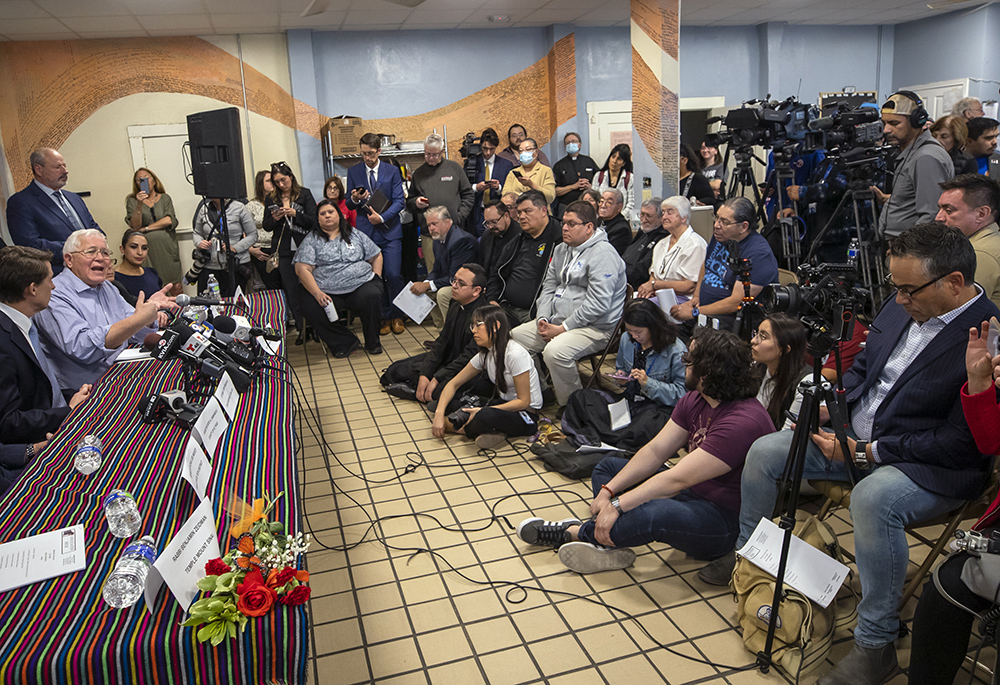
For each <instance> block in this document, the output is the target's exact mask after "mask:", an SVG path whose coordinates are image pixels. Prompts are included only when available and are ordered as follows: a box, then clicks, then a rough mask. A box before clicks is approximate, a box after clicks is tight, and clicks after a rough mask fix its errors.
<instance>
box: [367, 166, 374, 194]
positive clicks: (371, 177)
mask: <svg viewBox="0 0 1000 685" xmlns="http://www.w3.org/2000/svg"><path fill="white" fill-rule="evenodd" d="M368 190H370V191H371V193H372V195H374V194H375V170H374V169H369V170H368Z"/></svg>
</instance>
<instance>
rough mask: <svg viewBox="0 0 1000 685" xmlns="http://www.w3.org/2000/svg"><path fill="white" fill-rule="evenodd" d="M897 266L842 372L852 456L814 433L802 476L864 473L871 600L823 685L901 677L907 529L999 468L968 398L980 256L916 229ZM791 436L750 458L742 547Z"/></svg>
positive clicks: (862, 537) (757, 446)
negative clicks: (980, 438)
mask: <svg viewBox="0 0 1000 685" xmlns="http://www.w3.org/2000/svg"><path fill="white" fill-rule="evenodd" d="M889 271H890V275H891V279H892V281H891V282H892V284H893V285H894V287H895V288H896V297H895V299H894V300H892V301H889V302H888V303H887V304H886V305H885V307H884V308H883V309H882V311H881V312H880V313H879V315H878V316H877V317H876V319H875V321H874V322H873V324H872V327H871V333H870V334H869V336H868V341H867V344H866V347H865V349H864V351H862V352H861V354H859V355H858V357H857V358H856V359H855V361H854V364H853V365H852V366H851V369H850V370H849V371H848V372H847V373H846V374H845V375H844V387H845V389H846V390H847V402H848V413H849V417H848V418H849V419H850V424H849V428H848V436H849V437H848V440H847V454H846V455H845V454H843V453H842V450H841V446H840V444H839V443H838V442H837V441H836V440H835V439H834V437H833V434H832V433H829V432H826V431H824V432H820V433H816V434H814V435H813V436H812V441H811V443H810V445H809V447H808V449H807V453H806V457H805V469H804V477H805V478H819V479H823V480H836V481H848V480H849V476H848V473H847V469H848V468H849V466H848V465H845V461H848V460H849V461H850V462H851V463H853V464H855V465H856V469H857V471H858V476H859V480H858V483H857V485H856V486H855V487H854V489H853V491H852V493H851V519H852V521H853V522H854V543H855V552H856V555H857V562H858V572H859V575H860V578H861V588H862V593H863V599H862V600H861V603H860V604H859V605H858V626H857V628H856V629H855V630H854V642H855V645H854V649H853V650H852V651H851V652H849V653H848V655H847V656H846V657H844V658H843V659H841V661H840V662H839V663H838V664H837V665H836V666H835V667H834V668H833V670H831V671H830V672H828V673H826V674H824V675H823V676H821V677H820V679H819V680H818V681H817V683H818V685H833V684H843V685H846V684H848V683H849V684H850V685H862V684H864V683H882V682H886V681H887V680H888V679H889V678H890V677H891V675H892V674H893V673H895V672H896V671H897V669H898V666H897V662H896V649H895V647H894V645H893V642H894V641H895V639H896V638H897V636H898V633H899V602H900V599H901V597H902V593H903V585H904V583H905V581H906V568H907V564H908V561H909V547H908V545H907V542H906V534H905V533H904V530H903V529H904V527H905V526H906V525H908V524H910V523H915V522H918V521H923V520H927V519H930V518H933V517H935V516H938V515H940V514H943V513H945V512H947V511H950V510H952V509H954V508H956V507H957V506H959V504H960V503H961V502H962V501H963V500H967V499H971V498H975V497H977V496H978V495H979V494H980V493H981V492H982V490H983V488H984V487H985V484H986V480H987V475H988V473H989V471H990V468H991V465H992V457H990V456H988V455H984V454H981V453H980V452H979V450H978V449H977V447H976V443H975V440H974V439H973V437H972V434H971V432H970V431H969V427H968V425H967V424H966V422H965V417H964V415H963V413H962V403H961V389H962V386H963V384H964V383H965V380H966V370H965V349H966V346H967V343H968V339H969V329H970V328H977V327H979V325H980V324H981V323H982V322H983V321H987V320H988V319H989V318H990V317H991V316H996V315H997V314H998V309H997V307H996V305H995V304H993V303H992V302H991V301H990V300H989V298H988V296H987V295H985V294H984V293H983V290H982V288H980V287H979V286H977V285H976V284H975V282H974V280H973V276H974V274H975V271H976V253H975V250H974V249H973V247H972V245H971V244H970V243H969V239H968V238H966V237H965V236H964V235H962V234H961V233H960V232H959V231H957V230H955V229H952V228H948V227H947V226H945V225H944V224H941V223H927V224H919V225H917V226H915V227H914V228H911V229H909V230H908V231H904V232H903V233H901V234H900V235H899V236H898V237H897V238H895V239H894V240H893V241H892V242H891V244H890V247H889ZM791 437H792V432H791V431H781V432H779V433H772V434H771V435H768V436H766V437H763V438H761V439H759V440H758V441H757V442H755V443H754V445H753V447H752V448H751V449H750V452H749V454H748V455H747V462H746V467H745V468H744V471H743V478H742V505H741V509H740V537H739V540H738V542H737V549H738V548H739V547H740V546H741V545H743V544H744V543H745V542H747V540H748V539H749V538H750V537H751V535H752V533H753V531H754V528H755V527H756V526H757V524H758V522H759V521H760V520H761V518H762V517H763V518H767V519H770V517H771V514H772V510H773V508H774V506H775V500H776V497H777V485H776V481H777V479H778V478H779V477H780V476H781V474H782V470H783V468H784V464H785V461H786V459H787V457H788V452H789V446H790V444H791ZM724 559H725V557H724ZM720 561H721V560H720ZM713 564H714V565H716V567H717V568H719V567H721V566H723V564H722V563H719V562H713ZM711 566H712V565H710V566H709V567H706V569H704V571H705V572H707V571H709V569H710V568H711ZM728 566H729V568H730V569H731V567H732V563H729V564H728ZM699 576H700V577H702V579H703V580H706V581H707V582H711V580H710V579H709V578H705V577H704V575H703V574H699ZM716 580H718V579H716Z"/></svg>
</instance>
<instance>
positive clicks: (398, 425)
mask: <svg viewBox="0 0 1000 685" xmlns="http://www.w3.org/2000/svg"><path fill="white" fill-rule="evenodd" d="M432 330H433V329H432V328H429V327H428V328H422V327H418V326H411V327H409V328H408V329H407V331H406V333H404V334H402V335H399V336H388V337H387V338H383V345H384V347H385V352H386V353H385V354H383V355H381V356H377V357H369V356H368V355H367V354H365V353H364V352H363V351H359V352H355V353H354V355H352V356H351V357H350V358H349V359H334V358H333V357H331V356H329V355H328V354H327V353H326V351H325V349H324V347H323V346H322V345H319V344H317V343H314V342H310V343H309V344H308V345H306V346H304V347H295V346H290V347H289V349H290V352H289V358H290V360H291V362H292V364H293V366H294V368H295V369H296V371H297V376H298V379H299V380H300V382H301V389H300V397H299V401H300V402H301V403H302V404H303V406H305V407H307V408H306V410H305V411H303V412H302V415H301V416H300V421H299V424H298V426H297V428H298V430H299V433H300V436H301V443H302V452H301V453H300V455H299V466H300V480H301V493H300V496H301V502H302V508H303V515H304V517H305V519H306V524H307V528H306V530H310V529H311V531H312V533H313V535H314V536H315V542H314V544H313V547H312V549H311V551H310V552H309V554H308V555H307V557H306V558H307V564H308V569H309V572H310V584H311V585H312V589H313V590H312V593H313V594H312V601H311V603H310V617H311V620H312V636H313V647H312V659H313V661H312V665H311V669H310V673H311V677H312V678H313V682H316V683H320V684H321V685H350V684H353V683H369V682H377V683H387V684H388V683H393V684H400V685H402V684H404V683H406V684H409V683H421V684H423V683H432V684H434V685H437V684H445V685H450V684H453V683H455V684H461V685H472V684H475V683H490V684H491V685H506V684H511V685H513V684H515V683H552V684H554V685H561V684H564V683H565V684H570V683H572V685H589V684H590V683H595V684H599V683H606V684H609V685H617V684H619V683H630V682H634V683H659V682H669V683H672V684H678V683H707V682H710V683H732V684H734V685H736V684H739V685H745V684H751V683H765V682H773V683H784V682H793V679H791V678H788V677H787V676H784V675H782V674H781V673H780V672H778V671H777V669H772V670H771V672H770V673H769V674H768V675H763V674H761V673H760V672H759V671H757V670H756V669H754V668H753V667H752V659H751V655H750V654H749V653H748V652H746V651H745V650H744V648H743V643H742V641H741V639H740V636H739V634H738V633H737V632H736V630H735V629H734V627H733V626H734V624H735V622H736V605H735V604H734V603H733V599H732V597H731V595H730V593H729V591H728V589H726V588H713V587H710V586H707V585H705V584H704V583H701V582H700V581H699V580H698V579H697V577H696V574H697V571H698V569H699V568H700V567H701V565H702V563H701V562H697V561H695V560H692V559H690V558H688V557H686V556H685V555H684V554H681V553H679V552H677V551H675V550H672V549H670V548H668V547H665V546H663V545H653V546H649V547H644V548H642V549H638V550H636V551H637V553H638V555H639V556H638V558H637V560H636V563H635V565H634V566H633V567H632V568H629V569H627V570H625V571H614V572H607V573H600V574H593V575H589V576H580V575H577V574H575V573H573V572H570V571H567V570H566V569H565V568H564V567H563V566H562V565H561V564H560V563H559V559H558V557H557V556H556V555H555V554H554V553H553V552H552V551H551V550H544V549H538V548H530V547H528V546H527V545H525V544H524V543H522V542H521V541H520V540H519V539H517V537H516V535H515V534H514V530H513V528H512V526H516V525H517V523H518V522H519V521H520V520H521V519H523V518H525V517H526V516H528V515H529V512H530V513H531V514H533V515H537V516H542V517H545V518H547V519H561V518H565V517H567V516H569V515H576V516H577V517H583V516H584V515H585V514H586V512H587V506H588V503H589V488H588V487H587V485H586V484H585V483H584V482H582V481H570V480H568V479H566V478H564V477H563V476H561V475H558V474H554V473H551V472H548V471H546V470H545V469H544V468H543V467H542V465H541V462H540V461H538V460H537V459H536V458H535V457H534V456H533V455H532V454H531V453H530V452H528V451H527V449H526V446H525V443H524V440H523V439H522V440H518V441H516V442H515V443H514V444H513V446H505V447H503V448H501V449H499V450H498V451H497V452H496V456H495V458H492V459H490V458H486V457H484V456H483V455H480V454H477V451H476V448H475V445H473V444H471V443H469V442H468V441H467V440H466V439H465V438H463V437H459V436H449V437H448V439H447V440H446V441H443V442H442V441H440V440H437V439H435V438H434V437H433V436H432V435H431V431H430V420H429V415H428V414H427V413H426V412H425V410H424V409H423V407H422V406H421V405H419V404H417V403H415V402H407V401H404V400H397V399H394V398H392V397H390V396H388V395H386V394H385V393H383V392H382V391H381V387H380V386H379V383H378V377H379V375H380V374H381V372H382V370H383V369H384V368H385V367H386V366H388V364H389V363H390V362H392V361H394V360H397V359H401V358H404V357H406V356H409V355H411V354H417V353H419V352H421V351H423V349H422V347H421V345H420V343H421V342H422V341H423V340H426V339H428V338H431V337H433V335H434V334H433V333H432ZM289 342H291V339H289ZM308 407H311V408H312V409H311V410H310V409H308ZM320 425H321V428H322V431H321V432H320ZM324 444H325V445H326V447H325V448H324V447H323V445H324ZM833 525H834V527H835V529H836V530H837V532H838V534H840V535H841V541H842V544H843V545H844V546H845V547H846V548H848V549H850V548H851V547H852V544H851V536H850V534H849V531H850V525H849V523H848V522H847V514H846V513H838V514H837V515H836V516H835V517H834V519H833ZM345 547H346V548H347V549H346V550H345V549H344V548H345ZM924 549H925V548H923V547H920V546H915V547H914V550H913V553H912V559H913V560H916V561H917V563H919V561H921V560H922V555H923V554H924ZM912 568H913V569H915V568H916V567H915V566H913V567H912ZM914 603H915V601H914V602H911V603H910V605H909V606H908V607H907V611H906V612H905V615H906V616H907V617H908V616H909V615H911V614H912V611H913V605H914ZM851 645H852V641H851V638H850V635H849V634H846V633H845V634H843V635H839V636H838V643H837V644H836V645H835V646H834V648H833V651H832V654H831V657H832V658H833V659H834V660H836V659H839V658H840V657H841V656H843V655H844V654H845V653H846V652H847V651H848V650H849V649H850V647H851ZM899 656H900V661H901V663H903V664H905V663H906V662H907V661H908V660H909V640H908V639H903V640H901V641H900V642H899ZM992 659H993V656H992V652H991V653H990V654H989V655H988V656H986V657H984V659H983V660H984V662H985V663H992ZM748 667H749V668H748ZM828 667H829V664H825V665H823V666H822V667H820V668H819V669H817V670H816V671H814V672H812V673H810V674H808V675H806V676H804V677H803V678H802V680H801V682H803V683H811V682H813V681H814V679H815V677H816V675H817V674H818V673H820V672H822V671H823V670H826V669H827V668H828ZM987 677H988V676H985V675H982V672H980V678H982V680H978V679H977V682H987V680H986V679H987ZM968 679H969V674H968V673H965V674H964V675H960V677H959V679H958V681H960V682H968V681H969V680H968ZM905 682H906V679H905V677H904V676H900V677H897V678H896V679H894V680H893V681H892V683H893V684H894V685H898V684H900V683H905Z"/></svg>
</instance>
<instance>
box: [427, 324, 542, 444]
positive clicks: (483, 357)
mask: <svg viewBox="0 0 1000 685" xmlns="http://www.w3.org/2000/svg"><path fill="white" fill-rule="evenodd" d="M470 328H471V329H472V336H473V338H474V339H475V341H476V344H477V345H479V347H481V348H482V351H481V352H480V353H479V354H477V355H476V356H474V357H473V358H472V359H471V360H470V361H469V363H468V364H466V365H465V367H464V368H463V369H462V370H461V371H459V372H458V374H457V375H456V376H455V377H454V378H452V379H451V380H450V381H448V385H446V386H445V388H444V390H443V391H441V396H440V397H439V398H438V404H437V409H436V410H435V412H434V424H433V426H432V427H431V430H432V432H433V433H434V437H437V438H444V435H445V433H463V434H464V435H465V436H466V437H467V438H470V439H472V440H475V441H476V445H478V446H479V447H481V448H484V449H490V448H493V447H496V446H497V445H499V444H500V443H502V442H503V441H504V440H506V439H507V438H513V437H521V436H527V435H534V434H535V432H536V431H537V430H538V410H539V409H541V408H542V387H541V385H540V384H539V382H538V372H537V371H536V370H535V365H534V363H533V362H532V360H531V355H529V354H528V351H527V350H526V349H524V348H523V347H521V345H519V344H518V343H517V342H515V341H514V340H511V338H510V324H509V323H508V322H507V316H506V315H505V314H504V313H503V310H502V309H501V308H500V307H497V306H496V305H486V306H484V307H480V308H479V309H477V310H476V311H475V312H473V313H472V324H471V325H470ZM484 368H485V369H486V375H487V376H489V379H490V381H491V382H493V383H494V384H495V385H496V394H497V395H499V396H500V399H499V400H493V399H492V398H491V399H490V401H489V402H488V405H489V406H485V407H465V408H462V409H459V410H458V411H456V412H454V413H452V414H448V415H446V411H447V407H448V405H449V404H450V403H451V401H452V398H453V397H455V391H456V390H457V389H458V388H460V387H462V386H463V385H465V384H466V383H468V382H469V381H471V380H472V379H473V378H475V377H476V374H478V373H480V372H481V371H482V370H483V369H484Z"/></svg>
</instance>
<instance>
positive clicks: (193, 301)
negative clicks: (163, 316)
mask: <svg viewBox="0 0 1000 685" xmlns="http://www.w3.org/2000/svg"><path fill="white" fill-rule="evenodd" d="M174 302H175V303H176V304H177V306H178V307H187V306H188V305H195V306H202V307H223V306H225V305H227V304H229V303H228V302H223V301H222V300H217V299H215V298H214V297H191V296H190V295H185V294H184V293H181V294H180V295H178V296H177V297H175V298H174Z"/></svg>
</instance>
